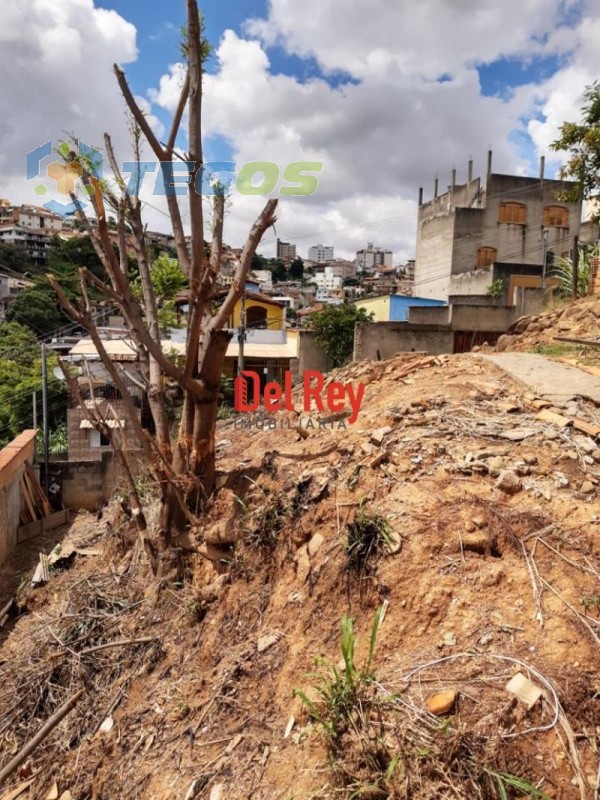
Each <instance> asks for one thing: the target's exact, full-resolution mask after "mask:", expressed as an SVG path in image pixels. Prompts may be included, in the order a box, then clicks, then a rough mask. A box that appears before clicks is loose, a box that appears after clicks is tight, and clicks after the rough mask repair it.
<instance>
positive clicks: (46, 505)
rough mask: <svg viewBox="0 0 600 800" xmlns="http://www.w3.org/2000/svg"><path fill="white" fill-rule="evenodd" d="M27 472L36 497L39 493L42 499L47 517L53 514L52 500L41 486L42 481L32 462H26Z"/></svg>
mask: <svg viewBox="0 0 600 800" xmlns="http://www.w3.org/2000/svg"><path fill="white" fill-rule="evenodd" d="M25 473H26V474H27V477H28V478H29V481H30V484H31V487H32V489H33V491H34V497H35V496H36V495H37V497H38V498H39V500H40V503H41V505H42V509H43V511H44V516H46V517H48V516H50V514H52V506H51V505H50V501H49V500H48V498H47V497H46V493H45V492H44V490H43V489H42V487H41V486H40V482H39V481H38V479H37V477H36V474H35V472H34V471H33V469H32V467H31V464H30V463H29V462H27V463H26V464H25Z"/></svg>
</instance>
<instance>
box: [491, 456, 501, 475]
mask: <svg viewBox="0 0 600 800" xmlns="http://www.w3.org/2000/svg"><path fill="white" fill-rule="evenodd" d="M488 467H489V468H490V472H500V470H501V469H504V459H503V458H502V456H494V457H493V458H490V460H489V461H488Z"/></svg>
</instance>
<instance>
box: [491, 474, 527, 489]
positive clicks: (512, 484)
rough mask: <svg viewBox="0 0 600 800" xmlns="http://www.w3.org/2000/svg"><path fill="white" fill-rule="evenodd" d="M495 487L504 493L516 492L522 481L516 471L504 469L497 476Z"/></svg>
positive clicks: (520, 487)
mask: <svg viewBox="0 0 600 800" xmlns="http://www.w3.org/2000/svg"><path fill="white" fill-rule="evenodd" d="M496 487H497V488H498V489H500V490H501V491H503V492H505V493H506V494H517V492H520V491H521V489H522V483H521V479H520V478H519V476H518V475H517V474H516V472H512V471H511V470H504V471H503V472H501V473H500V475H499V476H498V480H497V481H496Z"/></svg>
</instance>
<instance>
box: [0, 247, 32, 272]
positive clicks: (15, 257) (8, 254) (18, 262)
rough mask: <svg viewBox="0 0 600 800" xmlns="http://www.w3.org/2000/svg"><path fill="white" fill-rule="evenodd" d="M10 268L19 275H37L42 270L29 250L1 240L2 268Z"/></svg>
mask: <svg viewBox="0 0 600 800" xmlns="http://www.w3.org/2000/svg"><path fill="white" fill-rule="evenodd" d="M2 268H4V269H10V270H12V271H13V272H18V273H19V275H25V274H26V273H29V274H30V275H35V274H36V273H38V272H40V269H41V268H40V267H39V266H38V265H37V264H35V263H34V262H33V261H32V260H31V257H30V256H29V253H28V252H27V250H26V249H25V248H24V247H22V246H20V245H15V244H5V243H4V242H0V269H2Z"/></svg>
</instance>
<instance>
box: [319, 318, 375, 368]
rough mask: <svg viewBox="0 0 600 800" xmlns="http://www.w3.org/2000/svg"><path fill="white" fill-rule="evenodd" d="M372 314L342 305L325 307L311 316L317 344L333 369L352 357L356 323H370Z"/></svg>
mask: <svg viewBox="0 0 600 800" xmlns="http://www.w3.org/2000/svg"><path fill="white" fill-rule="evenodd" d="M372 319H373V313H372V312H370V313H367V312H366V311H365V309H364V308H357V307H356V306H354V305H349V304H344V305H341V306H327V307H326V308H324V309H323V310H322V311H318V312H316V313H315V314H311V315H310V318H309V322H310V325H311V327H312V329H313V330H314V332H315V338H316V340H317V343H318V344H319V345H320V346H321V347H322V348H323V350H324V351H325V353H326V354H327V356H328V358H329V359H330V360H331V362H332V365H333V366H334V367H340V366H342V364H344V363H345V362H346V361H348V360H349V359H350V357H351V356H352V350H353V348H354V328H355V327H356V325H357V323H361V322H370V321H371V320H372Z"/></svg>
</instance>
